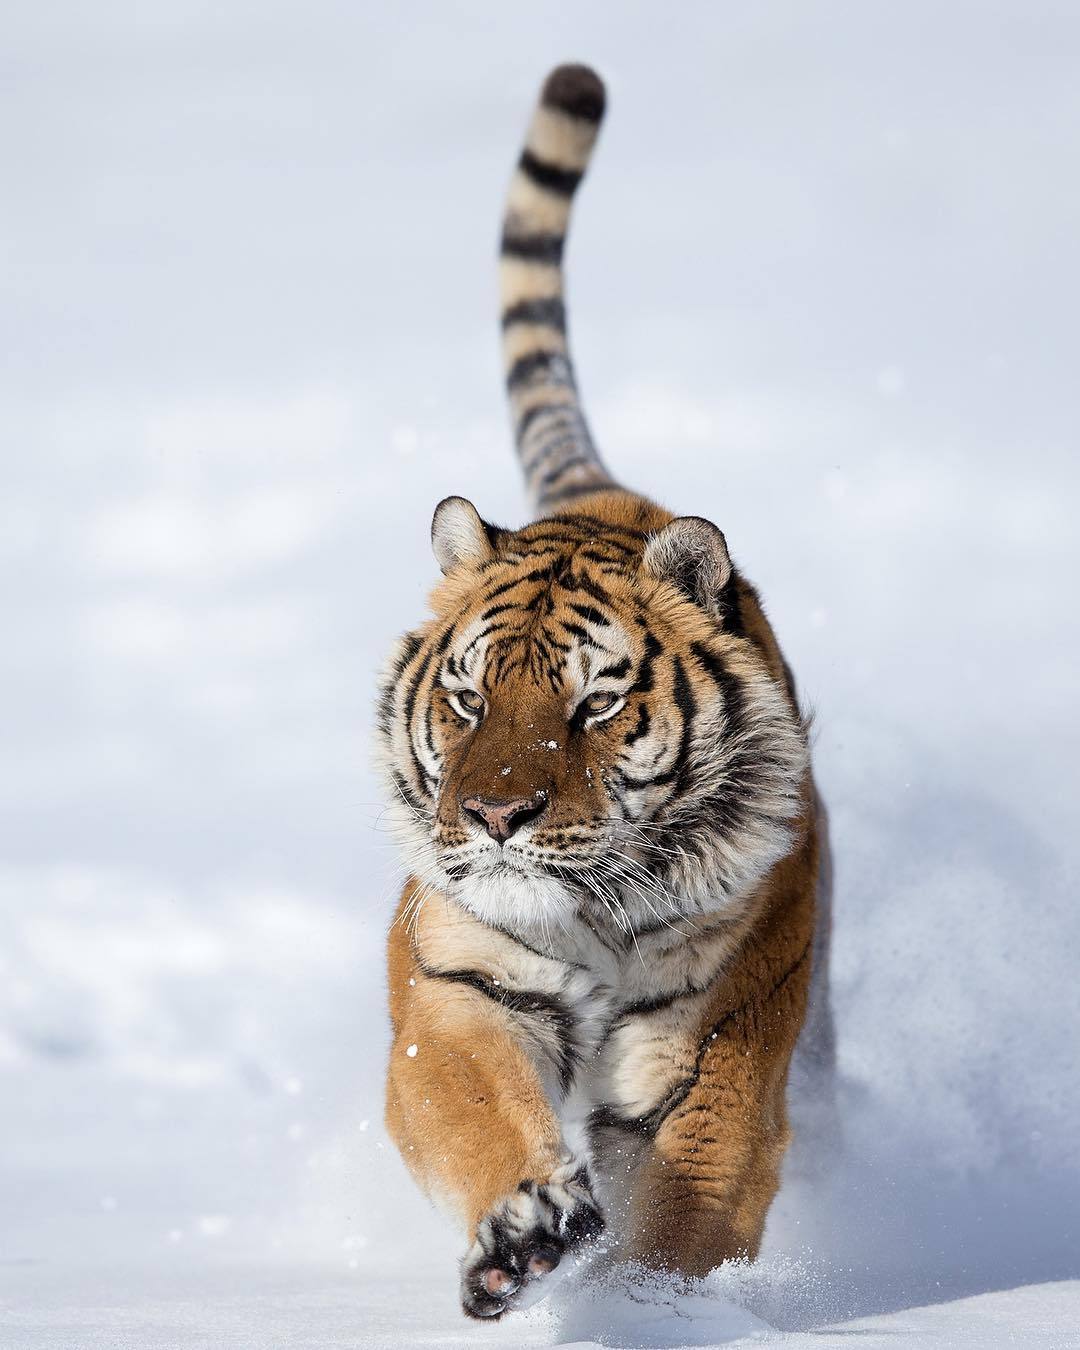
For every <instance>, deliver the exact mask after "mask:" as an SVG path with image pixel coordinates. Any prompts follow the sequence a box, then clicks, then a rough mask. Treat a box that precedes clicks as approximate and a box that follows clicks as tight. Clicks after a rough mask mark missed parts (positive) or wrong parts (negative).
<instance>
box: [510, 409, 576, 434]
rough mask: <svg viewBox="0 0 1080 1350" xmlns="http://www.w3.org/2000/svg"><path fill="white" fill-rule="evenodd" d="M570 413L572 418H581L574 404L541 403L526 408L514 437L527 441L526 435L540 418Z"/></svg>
mask: <svg viewBox="0 0 1080 1350" xmlns="http://www.w3.org/2000/svg"><path fill="white" fill-rule="evenodd" d="M555 413H568V414H569V415H570V417H571V418H577V417H578V416H579V413H578V410H577V408H575V407H574V405H573V404H572V403H540V404H537V405H535V406H533V407H532V408H526V410H525V411H524V412H523V413H522V414H521V417H520V418H519V419H518V424H517V430H516V431H515V432H514V435H515V437H516V439H517V440H518V441H523V440H524V439H525V434H526V432H527V431H528V430H529V428H530V427H531V426H532V424H533V423H534V422H535V421H536V419H537V418H538V417H544V416H546V415H548V414H552V415H554V414H555Z"/></svg>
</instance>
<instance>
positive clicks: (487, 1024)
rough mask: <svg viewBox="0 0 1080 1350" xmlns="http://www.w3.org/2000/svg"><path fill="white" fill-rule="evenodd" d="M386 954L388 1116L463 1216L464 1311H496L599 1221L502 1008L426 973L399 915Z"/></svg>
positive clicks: (432, 1191) (425, 1178) (404, 1149)
mask: <svg viewBox="0 0 1080 1350" xmlns="http://www.w3.org/2000/svg"><path fill="white" fill-rule="evenodd" d="M407 894H408V893H407ZM389 965H390V971H389V974H390V1005H391V1019H392V1022H393V1029H394V1039H393V1045H392V1048H391V1052H390V1065H389V1071H388V1079H387V1105H386V1123H387V1127H388V1129H389V1131H390V1134H391V1135H392V1136H393V1139H394V1141H395V1143H396V1144H397V1147H398V1149H399V1151H400V1153H401V1156H402V1158H403V1159H404V1160H405V1162H406V1164H407V1165H408V1167H409V1169H410V1171H411V1172H412V1174H413V1176H414V1178H415V1179H416V1181H417V1182H418V1184H419V1185H420V1187H421V1188H422V1189H423V1190H424V1191H426V1192H427V1193H428V1194H429V1195H431V1196H432V1198H434V1199H438V1200H440V1201H443V1202H445V1203H447V1204H448V1205H449V1207H450V1208H451V1209H453V1210H454V1211H455V1212H456V1213H457V1215H458V1216H459V1217H460V1219H461V1220H462V1221H463V1223H464V1225H465V1228H466V1230H467V1233H468V1237H469V1242H470V1246H469V1249H468V1251H467V1252H466V1254H465V1257H464V1260H463V1262H462V1269H461V1299H462V1305H463V1307H464V1309H465V1311H466V1312H467V1313H469V1314H471V1315H472V1316H474V1317H498V1316H500V1315H501V1314H502V1313H503V1312H505V1311H506V1310H507V1309H508V1308H510V1307H512V1306H513V1304H514V1302H515V1301H516V1299H517V1296H518V1295H519V1293H520V1292H521V1291H522V1290H523V1289H524V1288H525V1287H526V1286H528V1285H529V1284H530V1283H532V1282H534V1281H536V1280H537V1279H540V1278H542V1277H543V1276H544V1275H546V1274H548V1273H549V1272H550V1271H551V1270H552V1269H553V1268H554V1267H555V1266H557V1265H558V1264H559V1261H560V1260H561V1259H562V1257H563V1255H564V1254H565V1253H566V1252H567V1251H568V1250H569V1249H570V1248H572V1247H574V1246H576V1245H577V1244H578V1243H581V1242H583V1241H585V1240H588V1239H590V1238H592V1237H594V1236H596V1235H597V1234H598V1233H599V1232H600V1230H601V1229H602V1228H603V1226H604V1221H603V1218H602V1216H601V1213H600V1210H599V1207H598V1206H597V1204H596V1201H595V1200H594V1198H593V1193H592V1187H591V1185H590V1181H589V1176H588V1171H587V1168H586V1167H585V1165H584V1163H583V1162H582V1161H581V1160H579V1159H578V1158H576V1157H574V1156H573V1154H572V1153H570V1152H569V1150H567V1149H566V1148H565V1147H564V1145H563V1141H562V1132H561V1129H560V1126H559V1122H558V1120H557V1118H556V1116H555V1113H554V1111H553V1110H552V1107H551V1104H550V1101H549V1099H548V1097H547V1095H546V1093H545V1090H544V1086H543V1083H542V1081H541V1076H540V1073H539V1072H538V1069H537V1067H536V1064H535V1062H534V1060H533V1058H532V1057H531V1056H530V1054H529V1053H528V1051H527V1050H526V1048H525V1047H524V1045H523V1044H522V1040H521V1037H520V1035H519V1033H518V1031H517V1029H516V1028H515V1026H514V1024H513V1020H512V1018H511V1016H510V1014H509V1013H508V1012H507V1011H506V1009H505V1008H504V1007H502V1006H500V1005H499V1004H498V1003H497V1002H493V1001H492V1000H491V999H489V998H488V997H486V996H485V995H484V994H483V993H482V992H479V991H478V990H477V989H476V988H473V987H470V985H469V984H468V983H465V982H463V981H460V980H447V979H445V978H439V977H438V976H433V975H432V974H430V973H426V972H425V968H424V966H423V965H422V963H421V961H420V959H419V958H418V955H417V951H416V948H415V945H414V944H413V942H412V941H411V940H410V938H409V936H408V934H407V933H406V930H405V927H404V926H403V925H402V924H401V923H397V922H396V923H395V924H394V926H393V928H392V929H391V934H390V944H389Z"/></svg>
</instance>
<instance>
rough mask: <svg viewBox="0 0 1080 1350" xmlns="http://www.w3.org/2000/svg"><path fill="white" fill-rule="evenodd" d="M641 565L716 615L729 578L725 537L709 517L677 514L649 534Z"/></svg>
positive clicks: (720, 612) (722, 608)
mask: <svg viewBox="0 0 1080 1350" xmlns="http://www.w3.org/2000/svg"><path fill="white" fill-rule="evenodd" d="M642 565H643V566H644V567H645V569H646V571H648V572H651V573H652V575H653V576H654V577H657V578H659V579H660V580H661V581H670V582H671V584H672V585H673V586H675V587H676V588H677V589H678V590H680V591H682V593H683V594H684V595H685V596H686V598H687V599H688V600H692V601H693V602H694V604H695V605H700V606H701V608H702V609H705V610H708V611H709V613H710V614H714V615H717V616H719V615H720V614H722V612H723V610H724V597H723V592H724V588H725V587H726V586H727V584H728V582H729V581H730V580H731V576H732V571H733V569H732V566H731V556H730V554H729V553H728V547H727V540H726V539H725V538H724V536H723V534H722V533H721V531H720V530H718V529H717V528H716V526H715V525H714V524H713V523H712V521H710V520H705V519H703V517H701V516H677V517H676V518H675V519H674V520H673V521H671V523H670V524H668V525H665V526H664V528H663V529H662V530H658V531H657V532H656V534H654V535H651V536H650V537H649V541H648V543H647V544H646V545H645V555H644V557H643V558H642Z"/></svg>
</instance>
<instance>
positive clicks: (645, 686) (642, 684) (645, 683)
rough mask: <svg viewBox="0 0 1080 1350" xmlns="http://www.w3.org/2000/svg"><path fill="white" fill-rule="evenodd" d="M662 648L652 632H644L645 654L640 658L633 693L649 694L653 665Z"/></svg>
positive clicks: (652, 681)
mask: <svg viewBox="0 0 1080 1350" xmlns="http://www.w3.org/2000/svg"><path fill="white" fill-rule="evenodd" d="M663 650H664V648H663V645H662V643H660V642H659V641H658V640H657V639H656V638H655V637H653V635H652V633H648V632H647V633H646V634H645V655H644V656H643V657H642V658H641V666H640V668H639V670H638V677H637V680H636V682H635V684H634V688H633V693H635V694H651V693H652V691H653V685H654V683H655V680H654V678H653V667H654V665H655V662H656V658H657V657H658V656H660V655H661V654H662V652H663Z"/></svg>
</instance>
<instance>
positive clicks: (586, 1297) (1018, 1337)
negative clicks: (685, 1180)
mask: <svg viewBox="0 0 1080 1350" xmlns="http://www.w3.org/2000/svg"><path fill="white" fill-rule="evenodd" d="M572 57H578V58H585V59H589V60H591V61H593V62H594V63H595V64H596V65H597V66H598V67H599V68H600V69H601V70H602V71H603V72H604V73H605V74H606V75H607V76H608V78H609V81H610V85H611V92H612V113H611V118H610V122H609V125H608V126H607V128H606V129H605V131H604V133H603V140H602V144H601V149H600V152H599V154H598V157H597V160H596V164H595V168H594V172H593V175H592V177H591V179H590V181H589V183H588V184H587V186H586V187H585V189H583V193H582V199H581V203H580V209H579V212H578V218H577V222H576V229H575V232H574V237H573V241H572V245H571V257H570V263H571V281H572V295H571V301H572V320H573V337H574V344H575V349H576V353H577V356H578V360H579V367H580V372H581V376H582V383H583V385H584V389H585V394H586V398H587V402H588V406H589V408H590V410H591V413H592V418H593V422H594V424H595V428H596V431H597V434H598V437H599V440H600V443H601V445H602V446H603V447H604V450H605V452H606V454H607V456H608V459H609V462H610V463H611V465H612V466H613V468H614V469H615V470H616V471H617V472H619V473H620V474H621V475H622V476H623V477H624V479H625V480H626V481H628V482H630V483H633V484H635V485H637V486H640V487H641V488H642V489H644V490H646V491H650V492H652V493H654V494H655V495H657V496H659V497H660V498H661V499H662V500H664V501H665V502H666V503H668V504H670V505H672V506H674V507H676V508H677V509H678V508H681V509H686V510H693V511H697V512H702V513H705V514H708V515H711V516H712V517H713V518H715V519H716V520H717V521H718V522H719V523H720V524H721V526H722V527H723V528H724V530H725V531H726V532H727V535H728V539H729V541H730V543H731V546H732V549H733V551H734V552H735V554H736V556H737V557H738V559H739V561H740V563H741V564H742V565H743V566H744V567H745V569H746V570H747V572H748V573H749V574H750V575H751V576H752V577H753V578H754V579H755V581H757V582H758V583H759V584H760V586H761V587H762V589H763V592H764V595H765V597H766V599H767V601H768V603H769V607H770V612H771V614H772V616H773V619H774V621H775V623H776V626H777V629H778V631H779V633H780V635H781V637H782V640H783V642H784V644H785V647H786V649H787V652H788V655H789V657H790V658H791V660H792V663H793V665H794V667H795V670H796V671H797V673H798V674H799V677H800V681H801V686H802V689H803V692H804V696H805V698H806V700H807V701H808V702H809V703H810V704H811V705H812V706H813V707H814V708H815V710H816V715H817V743H816V755H817V764H818V770H819V775H820V779H821V782H822V785H823V788H824V791H825V793H826V796H827V799H828V801H829V803H830V805H831V809H832V814H833V829H834V838H835V844H836V850H837V864H838V877H837V912H836V933H835V963H834V970H835V982H836V990H835V996H836V1008H837V1015H838V1020H839V1029H840V1045H841V1058H842V1066H843V1072H844V1076H845V1086H844V1096H845V1103H846V1111H845V1117H846V1121H847V1138H846V1146H845V1153H844V1156H843V1159H842V1161H841V1162H840V1164H839V1165H838V1167H837V1168H836V1170H835V1171H834V1173H833V1175H832V1176H831V1177H830V1178H829V1179H828V1180H827V1181H826V1182H824V1183H822V1184H819V1185H818V1186H816V1187H813V1188H811V1187H810V1186H809V1185H808V1184H807V1183H803V1182H800V1181H798V1180H797V1179H795V1178H793V1179H792V1180H791V1182H790V1184H788V1185H786V1186H785V1189H784V1191H783V1192H782V1194H781V1197H780V1200H779V1201H778V1204H777V1206H776V1209H775V1211H774V1214H773V1217H772V1219H771V1221H770V1227H769V1232H768V1237H767V1247H766V1252H765V1254H764V1256H763V1258H762V1260H761V1262H760V1263H759V1264H758V1265H757V1266H756V1267H754V1268H751V1269H739V1268H733V1269H725V1270H721V1271H719V1272H717V1273H716V1274H714V1276H713V1277H712V1278H711V1280H709V1281H707V1282H706V1283H705V1284H703V1285H702V1286H700V1287H696V1288H693V1289H685V1290H664V1289H657V1288H654V1287H648V1286H644V1285H643V1286H640V1287H632V1286H631V1287H624V1288H604V1289H596V1288H593V1287H590V1286H588V1284H587V1283H586V1282H584V1281H583V1280H582V1279H581V1277H580V1276H578V1275H575V1274H571V1276H570V1278H569V1280H568V1281H567V1282H565V1283H564V1284H563V1285H562V1286H561V1287H560V1288H559V1289H558V1290H557V1291H556V1294H555V1295H554V1296H553V1298H552V1299H551V1300H549V1301H548V1302H547V1303H545V1304H541V1305H539V1306H538V1307H537V1308H536V1309H534V1310H532V1311H530V1312H529V1313H528V1314H527V1315H523V1316H522V1317H519V1318H518V1319H517V1320H516V1321H507V1322H506V1323H504V1324H500V1325H499V1326H497V1327H478V1326H476V1325H473V1324H469V1323H466V1322H464V1320H463V1319H462V1318H461V1317H460V1314H459V1313H458V1311H457V1306H456V1290H455V1285H456V1272H455V1259H456V1256H457V1254H458V1251H459V1241H458V1239H457V1237H456V1236H455V1235H454V1234H453V1233H452V1232H451V1231H450V1230H449V1229H448V1228H447V1227H446V1225H445V1224H444V1222H443V1220H442V1219H440V1218H439V1217H437V1216H436V1215H435V1214H434V1213H433V1212H432V1211H430V1210H429V1209H428V1207H427V1206H426V1204H425V1203H424V1202H423V1201H422V1200H421V1199H419V1197H418V1196H417V1195H416V1194H415V1193H414V1191H413V1189H412V1187H411V1184H410V1183H409V1182H408V1180H407V1178H406V1176H405V1174H404V1172H403V1169H402V1167H401V1166H400V1164H399V1162H398V1161H397V1159H396V1157H395V1156H394V1154H393V1152H392V1150H391V1149H390V1147H389V1146H388V1144H387V1141H386V1139H385V1137H384V1134H383V1131H382V1127H381V1084H380V1078H381V1069H382V1060H383V1055H384V1052H385V1047H386V1042H387V1032H386V1022H385V1016H384V1012H383V989H382V980H383V977H382V968H381V946H382V937H383V931H384V928H385V925H386V923H387V919H388V915H389V913H390V909H391V905H392V902H393V895H394V887H395V884H396V882H397V879H398V875H399V874H398V872H397V869H396V862H395V858H394V854H393V849H392V847H391V846H390V844H389V841H388V838H387V836H386V834H385V832H384V831H383V830H382V828H381V816H380V806H379V802H378V794H377V790H376V787H375V785H374V782H373V779H372V777H371V775H370V773H369V770H368V767H367V738H368V727H369V723H370V714H371V694H372V685H373V671H374V668H375V666H376V664H377V662H378V661H379V660H380V659H381V657H382V654H383V653H384V651H385V649H386V647H387V644H388V642H389V639H390V637H391V635H392V634H393V632H394V631H395V630H396V629H398V628H399V627H401V626H402V625H403V624H404V623H405V622H407V621H411V620H412V619H413V618H415V617H416V616H417V615H418V613H419V612H420V611H421V607H422V605H423V597H424V593H425V588H426V587H427V586H428V584H429V583H430V581H431V580H432V578H433V575H434V565H433V563H432V561H431V559H430V556H429V551H428V543H427V535H428V525H429V520H430V513H431V508H432V506H433V505H434V503H435V502H436V501H437V500H438V499H439V498H440V497H441V496H443V495H445V494H446V493H448V492H451V491H456V492H464V493H466V494H468V495H469V496H471V497H473V498H474V499H475V500H476V502H477V504H478V505H479V507H480V509H481V510H482V511H483V512H485V513H486V514H487V515H489V516H491V517H493V518H495V519H497V520H501V521H507V522H512V521H515V520H520V519H521V518H522V512H523V506H522V501H521V497H520V494H519V489H518V483H517V479H516V471H515V467H514V465H513V462H512V459H511V455H510V451H509V444H508V435H507V429H506V422H505V413H504V409H503V406H502V402H501V394H500V384H499V368H498V360H497V354H496V344H495V328H494V321H493V314H494V310H495V273H494V264H493V241H494V237H495V233H496V225H497V216H498V209H499V202H500V198H501V195H502V191H503V188H504V185H505V181H506V177H507V174H508V172H509V168H510V165H511V163H512V161H513V157H514V155H515V154H516V151H517V142H518V137H519V135H520V132H521V129H522V127H523V125H524V121H525V119H526V116H527V113H528V105H529V101H530V99H531V97H532V95H533V92H534V90H535V87H536V86H537V85H538V83H539V80H540V78H541V77H542V75H543V73H544V72H545V70H546V69H547V67H548V66H550V65H552V64H554V63H555V62H556V61H558V60H561V59H567V58H572ZM1078 59H1080V14H1078V13H1077V11H1076V8H1075V6H1072V5H1066V4H1058V3H1053V2H1052V0H1013V3H1010V4H1004V5H994V6H986V5H984V4H981V3H967V0H952V3H950V4H948V5H941V4H931V3H927V2H925V0H923V2H916V3H908V4H905V5H902V6H879V5H865V4H859V3H854V2H853V3H849V4H827V5H822V6H805V5H800V4H797V3H791V4H780V3H774V2H773V0H764V2H763V3H754V4H749V3H747V4H730V5H719V4H700V5H698V4H684V5H679V6H677V7H672V6H661V5H659V4H651V5H642V4H630V3H623V4H619V5H617V6H616V5H614V4H609V5H604V6H601V5H592V6H588V7H586V6H581V5H576V6H569V5H564V4H553V3H547V2H546V0H534V2H533V3H532V4H531V5H529V6H527V7H526V6H513V7H511V6H506V5H497V4H495V3H485V4H479V3H477V4H469V5H464V4H458V5H450V4H436V3H434V2H433V0H428V2H427V3H420V2H419V0H418V3H415V4H410V5H401V6H396V7H390V6H374V5H367V4H356V3H350V4H346V3H340V4H333V3H318V2H317V3H314V4H311V5H299V4H288V5H278V4H269V5H268V4H261V5H258V6H256V5H251V4H239V3H233V4H224V5H217V6H209V5H203V4H200V3H195V2H194V0H193V2H192V3H187V2H186V0H184V2H183V3H181V2H180V0H169V2H168V3H166V2H165V0H157V3H154V4H151V5H136V4H134V3H126V4H123V3H116V2H115V0H113V2H110V0H103V3H100V4H96V5H93V6H83V5H77V4H74V3H70V2H69V3H58V4H55V5H44V6H23V7H22V8H21V9H20V10H19V11H18V13H16V12H15V11H14V10H12V11H11V12H9V13H8V14H7V15H6V17H5V22H4V58H3V60H4V69H5V80H4V96H3V97H4V113H5V115H4V117H3V119H2V124H0V156H2V165H3V181H4V202H5V204H4V211H3V217H4V219H3V225H2V226H0V266H2V269H3V270H2V279H3V281H2V284H3V298H4V303H3V305H2V306H0V379H2V399H0V450H2V454H3V464H4V483H5V486H4V492H3V494H2V498H0V552H2V554H3V568H2V572H0V575H2V581H0V584H2V585H3V588H4V599H5V609H4V615H5V617H4V633H5V638H6V640H5V643H4V648H5V650H4V659H3V662H2V663H0V708H2V713H0V716H2V717H3V720H4V733H3V744H4V754H3V756H2V757H0V800H2V807H3V810H2V813H0V847H2V867H0V1102H2V1109H0V1345H2V1346H5V1347H7V1346H12V1347H18V1350H22V1348H23V1347H26V1348H27V1350H30V1348H31V1347H45V1346H48V1347H51V1348H54V1350H55V1348H59V1347H62V1348H63V1350H84V1348H85V1350H91V1348H93V1350H98V1348H100V1350H114V1348H119V1347H139V1350H142V1348H143V1347H162V1348H164V1347H169V1348H170V1350H171V1348H172V1347H224V1346H228V1347H238V1348H239V1350H262V1347H275V1346H283V1347H285V1346H287V1347H290V1348H291V1347H301V1346H303V1347H320V1348H321V1347H330V1346H351V1347H367V1346H383V1345H385V1346H403V1345H404V1346H407V1345H430V1346H454V1345H483V1344H491V1345H501V1344H504V1345H538V1346H543V1345H551V1344H553V1343H554V1344H560V1343H561V1344H579V1345H580V1344H593V1343H599V1344H604V1345H631V1344H648V1345H666V1346H681V1345H699V1344H716V1343H719V1342H721V1341H724V1340H729V1339H731V1338H732V1337H738V1336H745V1335H755V1336H764V1337H766V1338H768V1337H770V1336H773V1337H782V1338H783V1343H784V1344H785V1345H792V1346H798V1345H804V1344H805V1345H810V1344H813V1345H824V1346H827V1345H835V1346H846V1345H849V1344H853V1343H857V1344H860V1345H864V1346H868V1347H869V1346H878V1345H881V1346H890V1347H894V1346H909V1345H910V1346H923V1345H926V1346H950V1347H958V1348H960V1347H964V1348H966V1347H984V1346H996V1345H999V1344H1000V1345H1005V1344H1016V1345H1022V1346H1025V1347H1044V1346H1045V1347H1062V1348H1063V1347H1067V1346H1077V1345H1080V1330H1078V1328H1080V1284H1078V1283H1077V1279H1078V1277H1080V1129H1078V1128H1077V1121H1078V1120H1080V1075H1078V1073H1077V1051H1076V1046H1077V1044H1078V1043H1080V981H1078V980H1077V976H1076V972H1077V969H1078V968H1080V907H1078V906H1077V903H1076V885H1077V863H1078V854H1080V850H1078V846H1077V827H1076V816H1077V807H1078V805H1080V781H1078V772H1077V764H1078V763H1080V758H1078V752H1080V746H1078V743H1077V742H1078V735H1077V719H1076V714H1075V708H1074V700H1075V691H1076V683H1077V681H1076V665H1077V656H1078V653H1080V633H1078V627H1077V606H1076V599H1075V579H1076V576H1077V573H1078V563H1080V558H1078V556H1077V555H1078V551H1080V548H1078V543H1077V531H1076V527H1075V510H1076V489H1077V485H1078V481H1077V480H1078V474H1077V469H1076V462H1077V447H1076V436H1077V433H1076V370H1077V357H1078V352H1077V341H1076V314H1077V312H1078V311H1080V262H1078V258H1077V248H1076V240H1077V238H1078V236H1080V188H1078V186H1077V176H1076V163H1077V152H1078V150H1080V84H1078V82H1077V79H1076V71H1077V68H1078Z"/></svg>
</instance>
